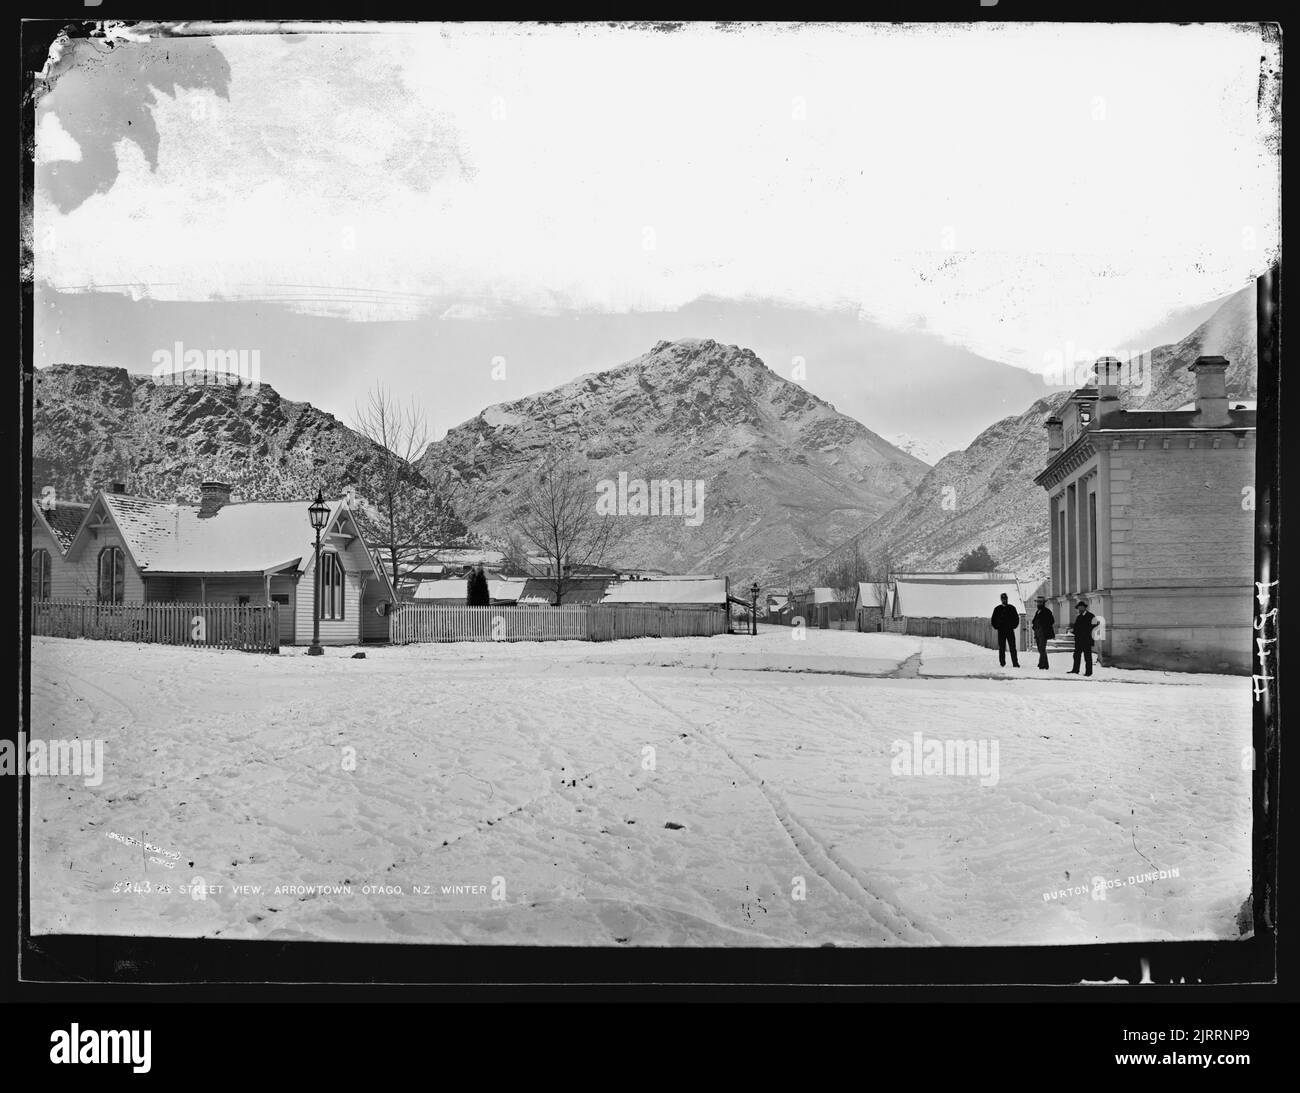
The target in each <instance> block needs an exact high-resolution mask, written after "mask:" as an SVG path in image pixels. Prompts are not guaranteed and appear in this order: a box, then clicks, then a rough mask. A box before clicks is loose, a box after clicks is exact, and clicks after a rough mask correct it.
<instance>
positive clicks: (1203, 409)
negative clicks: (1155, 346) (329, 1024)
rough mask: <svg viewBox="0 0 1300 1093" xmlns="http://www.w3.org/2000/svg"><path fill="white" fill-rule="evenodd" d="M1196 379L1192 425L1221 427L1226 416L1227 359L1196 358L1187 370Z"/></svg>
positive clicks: (1225, 423) (1227, 420)
mask: <svg viewBox="0 0 1300 1093" xmlns="http://www.w3.org/2000/svg"><path fill="white" fill-rule="evenodd" d="M1187 370H1188V371H1189V372H1191V373H1192V374H1193V375H1194V376H1195V377H1196V416H1195V417H1194V418H1193V419H1192V424H1193V425H1205V426H1210V427H1214V426H1223V425H1227V424H1228V423H1229V422H1230V421H1231V420H1232V419H1231V418H1230V417H1229V416H1228V379H1227V373H1228V359H1227V358H1226V357H1197V358H1196V363H1195V364H1193V365H1189V366H1188V369H1187Z"/></svg>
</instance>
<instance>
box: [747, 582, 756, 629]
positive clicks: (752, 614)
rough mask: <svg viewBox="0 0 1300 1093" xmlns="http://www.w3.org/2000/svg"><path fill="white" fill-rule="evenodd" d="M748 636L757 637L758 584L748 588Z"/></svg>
mask: <svg viewBox="0 0 1300 1093" xmlns="http://www.w3.org/2000/svg"><path fill="white" fill-rule="evenodd" d="M749 601H750V608H749V636H750V637H757V636H758V582H757V581H755V582H754V583H753V584H751V585H750V586H749Z"/></svg>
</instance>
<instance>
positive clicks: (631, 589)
mask: <svg viewBox="0 0 1300 1093" xmlns="http://www.w3.org/2000/svg"><path fill="white" fill-rule="evenodd" d="M201 490H202V500H201V501H200V503H199V504H197V505H183V504H175V503H170V502H165V501H156V500H152V499H150V498H145V497H134V496H130V495H128V494H127V493H126V492H125V491H124V489H123V487H122V486H121V485H120V484H115V485H114V486H113V488H112V489H109V490H101V491H99V492H98V493H97V494H96V495H95V497H94V499H93V500H92V501H91V502H90V503H89V504H80V503H69V502H60V503H47V504H43V503H40V502H33V503H32V513H31V519H32V584H31V588H32V598H33V599H34V600H37V601H41V600H52V599H53V600H76V601H94V602H97V603H106V604H112V603H227V604H272V603H274V604H278V605H279V606H280V610H279V613H278V619H279V636H280V642H281V644H284V645H292V644H295V643H304V642H307V641H309V640H310V639H311V634H312V622H313V620H312V601H313V591H314V589H313V581H316V580H317V579H319V584H320V588H319V603H320V640H321V643H322V644H326V645H357V644H360V643H362V642H372V641H386V640H388V637H389V619H390V614H391V608H392V605H393V604H394V603H395V602H396V601H397V597H396V596H394V594H393V589H392V584H391V582H390V580H389V577H388V575H387V573H386V571H385V569H384V567H383V566H382V565H381V564H379V563H378V562H377V561H376V556H375V554H374V553H373V552H372V550H371V549H370V547H369V546H368V545H367V543H366V541H365V538H364V536H363V534H362V531H361V527H360V525H359V523H358V520H357V518H356V516H355V514H354V513H353V511H352V509H351V508H350V506H349V503H348V501H347V500H345V499H341V500H337V501H331V502H328V507H329V513H328V516H327V517H326V519H325V525H324V527H323V529H322V531H321V551H320V571H319V576H318V575H317V571H316V564H315V531H314V529H313V528H312V526H311V524H310V522H309V520H308V517H307V506H308V502H306V501H247V502H232V501H231V490H230V487H229V486H227V485H224V484H222V483H216V482H205V483H203V484H202V487H201ZM439 568H443V567H442V566H439ZM488 587H489V593H490V596H491V602H492V603H494V604H505V605H512V604H519V605H521V606H532V605H537V606H544V605H546V604H551V603H554V602H555V582H554V581H553V580H551V581H547V580H545V579H542V578H516V579H510V578H492V579H490V580H489V582H488ZM465 592H466V584H465V579H464V577H463V576H458V577H454V578H452V577H446V578H444V579H432V580H423V581H421V582H420V584H419V587H418V588H417V589H416V592H415V596H414V601H415V602H416V603H434V604H437V603H442V604H464V603H465ZM563 599H564V602H565V603H606V604H624V605H632V604H642V605H678V606H687V605H694V606H710V607H717V608H718V609H719V610H722V611H725V610H726V607H727V581H726V579H725V578H716V577H715V578H697V577H667V576H664V577H662V578H660V577H648V578H640V579H632V580H628V579H617V578H612V577H599V578H590V577H584V578H579V579H578V580H576V581H570V582H569V584H568V587H566V588H565V591H564V597H563Z"/></svg>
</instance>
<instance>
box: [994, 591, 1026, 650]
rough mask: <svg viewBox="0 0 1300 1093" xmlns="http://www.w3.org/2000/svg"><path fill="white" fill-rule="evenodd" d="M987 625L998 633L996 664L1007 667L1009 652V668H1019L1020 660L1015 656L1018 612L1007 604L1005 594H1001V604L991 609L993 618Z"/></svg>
mask: <svg viewBox="0 0 1300 1093" xmlns="http://www.w3.org/2000/svg"><path fill="white" fill-rule="evenodd" d="M989 625H990V626H992V627H993V629H994V630H996V631H997V632H998V663H999V664H1001V665H1002V667H1003V668H1005V667H1006V666H1007V650H1008V649H1010V650H1011V667H1013V668H1019V667H1020V660H1019V658H1017V656H1016V631H1017V630H1019V629H1020V612H1019V611H1017V610H1016V609H1015V608H1014V607H1012V606H1011V605H1010V604H1009V603H1007V594H1006V593H1005V592H1003V593H1002V602H1001V603H1000V604H998V605H997V607H995V608H993V617H992V618H991V619H990V620H989Z"/></svg>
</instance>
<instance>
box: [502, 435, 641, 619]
mask: <svg viewBox="0 0 1300 1093" xmlns="http://www.w3.org/2000/svg"><path fill="white" fill-rule="evenodd" d="M517 511H518V517H517V520H518V528H519V535H520V536H521V538H522V539H523V541H524V542H525V543H526V544H528V545H529V546H531V547H533V548H534V549H536V550H537V552H538V553H539V554H541V555H542V556H543V557H544V558H545V559H546V560H547V563H548V568H549V571H550V572H549V575H548V576H547V577H546V578H545V579H546V581H547V582H548V583H549V584H550V586H551V588H552V589H553V591H554V592H555V603H556V605H557V606H558V605H560V604H563V603H564V597H565V595H566V594H567V593H568V592H569V590H570V588H571V587H572V585H573V582H574V580H575V579H576V573H575V570H576V569H577V568H578V567H580V566H584V565H599V564H600V563H601V562H602V561H603V560H604V559H605V556H606V554H607V553H608V551H609V550H610V548H611V547H613V546H614V544H615V543H616V542H617V540H618V538H619V533H620V529H621V525H620V521H619V520H618V518H617V517H609V516H602V515H601V514H600V513H599V512H597V511H596V488H595V483H594V481H593V480H592V476H591V473H590V471H589V470H588V469H586V468H585V467H584V466H582V465H581V464H579V463H578V461H577V460H575V459H574V458H573V457H572V456H571V455H569V454H568V453H566V452H564V451H563V450H561V449H558V448H551V449H549V450H548V451H547V452H546V454H545V455H544V456H543V458H542V460H541V463H540V466H539V468H538V473H537V478H536V479H535V480H534V481H533V483H532V484H531V485H530V486H529V487H528V488H527V489H526V490H525V491H524V493H523V496H522V498H521V501H520V505H519V508H518V510H517Z"/></svg>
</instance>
